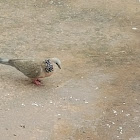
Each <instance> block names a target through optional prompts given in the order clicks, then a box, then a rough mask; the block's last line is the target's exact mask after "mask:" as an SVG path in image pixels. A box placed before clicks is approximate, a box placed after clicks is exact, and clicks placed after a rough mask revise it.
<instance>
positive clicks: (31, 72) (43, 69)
mask: <svg viewBox="0 0 140 140" xmlns="http://www.w3.org/2000/svg"><path fill="white" fill-rule="evenodd" d="M0 63H1V64H4V65H10V66H12V67H15V68H16V69H17V70H19V71H20V72H22V73H23V74H24V75H25V76H27V77H29V78H30V79H31V80H32V82H33V83H34V84H36V85H41V80H40V78H45V77H49V76H51V75H52V74H53V71H54V67H53V64H56V65H57V66H58V68H60V69H61V61H60V60H59V59H58V58H49V59H46V60H30V59H29V60H28V59H3V58H0Z"/></svg>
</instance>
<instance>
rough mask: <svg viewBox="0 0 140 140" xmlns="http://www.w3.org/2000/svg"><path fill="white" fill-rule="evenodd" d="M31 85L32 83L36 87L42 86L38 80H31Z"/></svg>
mask: <svg viewBox="0 0 140 140" xmlns="http://www.w3.org/2000/svg"><path fill="white" fill-rule="evenodd" d="M33 83H34V84H35V85H37V86H40V85H42V84H41V81H40V80H39V79H35V80H33Z"/></svg>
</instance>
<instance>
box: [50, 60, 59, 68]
mask: <svg viewBox="0 0 140 140" xmlns="http://www.w3.org/2000/svg"><path fill="white" fill-rule="evenodd" d="M50 60H51V61H52V62H53V63H55V64H56V65H57V66H58V68H59V69H61V61H60V60H59V59H58V58H51V59H50Z"/></svg>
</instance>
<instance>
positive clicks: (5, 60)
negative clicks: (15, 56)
mask: <svg viewBox="0 0 140 140" xmlns="http://www.w3.org/2000/svg"><path fill="white" fill-rule="evenodd" d="M0 63H1V64H5V65H9V59H3V58H0Z"/></svg>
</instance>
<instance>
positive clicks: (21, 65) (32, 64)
mask: <svg viewBox="0 0 140 140" xmlns="http://www.w3.org/2000/svg"><path fill="white" fill-rule="evenodd" d="M9 63H10V65H11V66H13V67H15V68H16V69H17V70H19V71H20V72H22V73H23V74H24V75H26V76H27V77H29V78H37V77H38V76H39V75H40V72H41V62H40V63H39V62H36V61H35V60H26V59H11V60H9Z"/></svg>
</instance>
